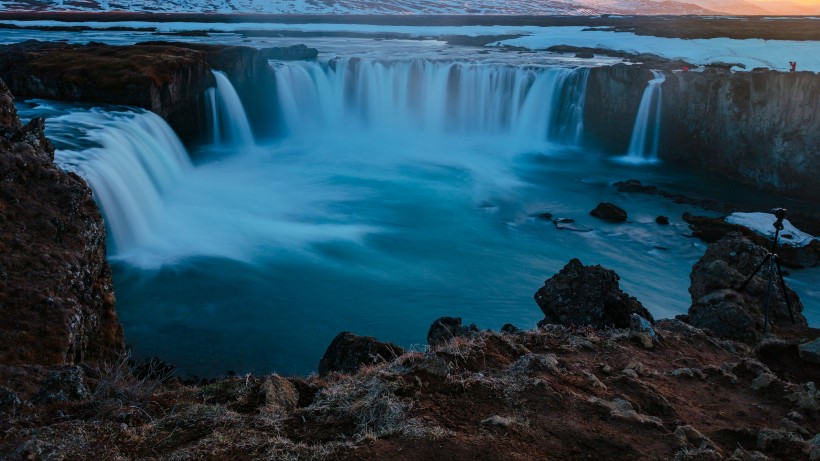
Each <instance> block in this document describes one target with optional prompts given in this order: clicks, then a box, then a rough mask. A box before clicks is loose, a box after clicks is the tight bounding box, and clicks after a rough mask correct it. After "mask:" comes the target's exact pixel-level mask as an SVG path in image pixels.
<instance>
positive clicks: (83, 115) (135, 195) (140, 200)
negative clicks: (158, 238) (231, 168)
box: [49, 109, 191, 250]
mask: <svg viewBox="0 0 820 461" xmlns="http://www.w3.org/2000/svg"><path fill="white" fill-rule="evenodd" d="M52 124H62V125H65V126H71V127H72V130H71V131H59V130H51V131H49V137H50V138H51V139H52V140H53V141H54V142H55V144H56V145H57V146H58V147H62V148H58V149H57V151H56V153H55V161H56V162H57V164H58V165H59V166H60V167H61V168H63V169H65V170H69V171H75V172H77V173H78V174H79V175H80V176H82V177H83V178H85V179H86V181H88V183H89V185H90V186H91V188H92V190H93V191H94V198H95V199H96V200H97V202H98V203H99V204H100V207H101V208H102V211H103V214H104V215H105V219H106V223H107V224H108V227H109V229H110V230H111V234H112V237H113V239H112V242H113V247H114V248H115V249H116V250H123V249H126V248H129V247H132V246H135V245H138V244H140V243H141V242H143V241H144V240H145V239H146V238H148V237H149V236H150V235H151V233H152V232H153V230H152V227H153V225H154V224H155V223H156V221H157V220H158V219H159V218H160V216H161V214H162V212H163V211H162V210H163V201H162V198H161V194H162V193H163V192H165V191H167V190H168V189H169V188H171V187H172V186H173V185H174V184H175V183H176V182H177V181H179V180H180V178H182V177H183V176H184V174H185V173H186V172H187V171H188V170H190V169H191V161H190V159H189V158H188V153H187V151H186V150H185V147H184V146H183V145H182V143H181V142H180V140H179V138H178V137H177V135H176V134H175V133H174V131H173V130H172V129H171V127H169V126H168V124H167V123H165V121H164V120H163V119H162V118H161V117H159V116H158V115H156V114H154V113H152V112H148V111H144V110H134V111H104V110H101V109H93V110H90V111H84V110H82V111H75V112H69V113H67V114H65V115H61V116H59V117H56V118H55V119H53V120H52ZM76 130H80V131H81V133H82V135H81V139H80V140H79V141H78V140H77V132H76Z"/></svg>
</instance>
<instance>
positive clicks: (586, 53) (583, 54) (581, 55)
mask: <svg viewBox="0 0 820 461" xmlns="http://www.w3.org/2000/svg"><path fill="white" fill-rule="evenodd" d="M575 57H576V58H581V59H592V58H594V57H595V54H593V53H590V52H589V51H581V52H578V53H575Z"/></svg>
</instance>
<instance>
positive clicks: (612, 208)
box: [589, 202, 626, 222]
mask: <svg viewBox="0 0 820 461" xmlns="http://www.w3.org/2000/svg"><path fill="white" fill-rule="evenodd" d="M589 214H591V215H592V216H595V217H596V218H599V219H603V220H604V221H610V222H624V221H626V211H624V210H623V208H621V207H619V206H618V205H615V204H613V203H609V202H602V203H599V204H598V206H597V207H595V209H594V210H592V211H590V212H589Z"/></svg>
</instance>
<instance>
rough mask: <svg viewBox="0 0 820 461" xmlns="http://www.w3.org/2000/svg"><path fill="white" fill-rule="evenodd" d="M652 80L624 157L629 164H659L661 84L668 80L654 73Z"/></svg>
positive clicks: (660, 74)
mask: <svg viewBox="0 0 820 461" xmlns="http://www.w3.org/2000/svg"><path fill="white" fill-rule="evenodd" d="M652 76H653V78H652V80H650V81H649V83H648V84H647V85H646V89H645V90H644V92H643V96H642V97H641V105H640V106H639V107H638V115H637V116H635V125H634V126H633V128H632V138H631V139H630V141H629V151H628V152H627V154H626V156H625V157H623V158H622V159H623V161H625V162H627V163H656V162H658V144H659V142H660V136H661V105H662V98H661V83H663V82H664V81H665V80H666V77H664V75H663V72H661V71H659V70H653V71H652Z"/></svg>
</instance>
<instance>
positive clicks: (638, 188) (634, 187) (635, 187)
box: [614, 179, 658, 194]
mask: <svg viewBox="0 0 820 461" xmlns="http://www.w3.org/2000/svg"><path fill="white" fill-rule="evenodd" d="M614 186H615V188H616V189H618V192H637V193H643V194H654V193H656V192H657V191H658V188H657V187H655V186H644V185H643V184H641V182H640V181H638V180H637V179H627V180H626V181H618V182H616V183H615V184H614Z"/></svg>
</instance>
